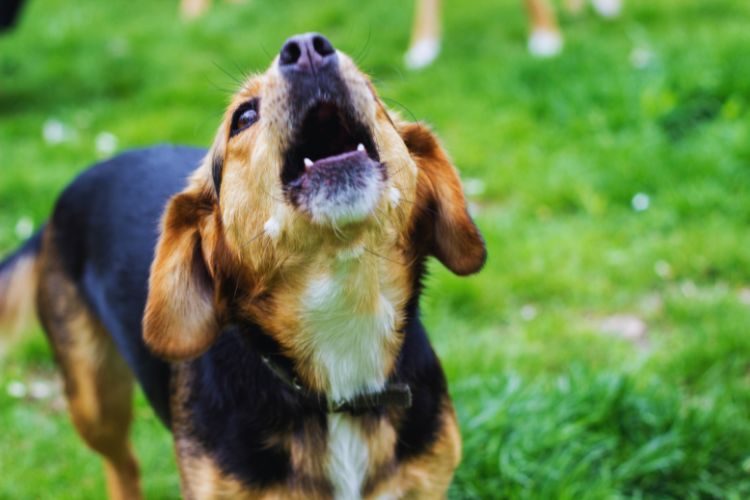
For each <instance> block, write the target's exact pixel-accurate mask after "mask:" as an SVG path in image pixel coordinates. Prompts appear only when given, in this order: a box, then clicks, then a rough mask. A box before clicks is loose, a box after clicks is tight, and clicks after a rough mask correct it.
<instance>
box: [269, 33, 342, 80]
mask: <svg viewBox="0 0 750 500" xmlns="http://www.w3.org/2000/svg"><path fill="white" fill-rule="evenodd" d="M336 60H337V56H336V49H334V48H333V45H332V44H331V42H329V41H328V39H327V38H326V37H324V36H323V35H321V34H319V33H305V34H304V35H297V36H293V37H291V38H290V39H289V40H287V41H286V42H284V46H283V47H281V52H280V53H279V68H280V69H281V72H282V73H283V74H285V75H291V74H294V73H298V72H303V73H313V74H314V73H317V72H319V71H321V70H324V69H326V68H328V67H330V66H333V65H334V64H335V62H336Z"/></svg>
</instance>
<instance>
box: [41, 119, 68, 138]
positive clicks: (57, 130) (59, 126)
mask: <svg viewBox="0 0 750 500" xmlns="http://www.w3.org/2000/svg"><path fill="white" fill-rule="evenodd" d="M67 135H68V134H67V133H66V130H65V125H63V123H62V122H61V121H59V120H55V119H54V118H50V119H49V120H47V121H46V122H44V125H43V126H42V137H43V138H44V142H46V143H47V144H60V143H61V142H63V141H65V139H66V136H67Z"/></svg>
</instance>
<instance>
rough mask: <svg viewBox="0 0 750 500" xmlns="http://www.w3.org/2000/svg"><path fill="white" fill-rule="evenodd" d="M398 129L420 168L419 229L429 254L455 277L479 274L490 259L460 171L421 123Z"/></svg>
mask: <svg viewBox="0 0 750 500" xmlns="http://www.w3.org/2000/svg"><path fill="white" fill-rule="evenodd" d="M397 128H398V130H399V133H400V135H401V138H402V139H403V141H404V143H405V144H406V147H407V148H408V149H409V153H410V154H411V156H412V158H413V159H414V161H415V162H416V164H417V167H418V178H417V200H416V202H417V210H419V212H418V215H417V217H419V218H420V221H421V223H418V225H417V227H420V228H426V229H427V230H428V231H427V232H428V233H431V234H429V235H420V237H423V236H427V237H428V238H429V239H430V241H429V242H428V246H429V249H430V252H431V253H432V254H433V255H434V256H435V257H437V258H438V259H439V260H440V262H442V263H443V265H445V267H447V268H448V269H450V270H451V271H453V272H454V273H456V274H458V275H460V276H465V275H468V274H473V273H475V272H477V271H479V270H480V269H481V268H482V266H483V265H484V262H485V260H486V258H487V250H486V249H485V245H484V239H483V238H482V235H481V234H480V233H479V229H477V226H476V225H475V224H474V221H473V220H472V219H471V216H470V215H469V212H468V209H467V206H466V197H465V196H464V193H463V190H462V188H461V180H460V179H459V176H458V171H457V170H456V168H455V167H454V166H453V164H452V163H451V161H450V159H449V158H448V155H447V154H446V152H445V151H444V150H443V148H442V147H441V146H440V143H439V142H438V140H437V138H436V137H435V135H434V134H433V133H432V131H430V129H429V128H427V127H426V126H425V125H422V124H419V123H399V124H397Z"/></svg>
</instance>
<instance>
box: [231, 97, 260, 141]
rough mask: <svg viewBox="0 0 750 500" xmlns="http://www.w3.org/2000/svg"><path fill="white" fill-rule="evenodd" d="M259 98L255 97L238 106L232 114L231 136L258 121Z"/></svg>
mask: <svg viewBox="0 0 750 500" xmlns="http://www.w3.org/2000/svg"><path fill="white" fill-rule="evenodd" d="M258 118H260V115H259V114H258V100H257V99H253V100H252V101H248V102H246V103H244V104H242V105H241V106H240V107H238V108H237V109H236V110H235V112H234V115H233V116H232V128H231V130H230V132H229V135H230V137H231V136H233V135H235V134H238V133H240V132H242V131H243V130H245V129H246V128H247V127H249V126H250V125H252V124H253V123H255V122H257V121H258Z"/></svg>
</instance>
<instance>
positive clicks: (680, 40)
mask: <svg viewBox="0 0 750 500" xmlns="http://www.w3.org/2000/svg"><path fill="white" fill-rule="evenodd" d="M177 4H178V2H177V1H176V0H175V1H174V2H167V1H160V2H154V1H148V0H129V1H127V2H125V1H110V2H101V1H94V0H79V1H76V2H70V1H62V0H29V4H28V5H27V8H26V9H25V11H24V12H23V14H24V15H23V19H22V23H21V24H20V26H19V27H18V28H17V29H16V30H15V31H14V32H12V33H9V34H4V35H2V36H0V250H2V251H3V252H6V251H10V250H11V249H13V248H14V247H15V246H17V245H18V244H19V243H20V241H21V238H22V237H23V235H24V234H27V233H28V230H29V226H30V225H32V224H33V226H37V227H38V226H39V225H40V224H41V223H42V222H43V221H44V220H45V217H46V216H47V214H48V213H49V210H50V207H51V205H52V203H53V202H54V199H55V197H56V195H57V193H59V192H60V190H61V189H62V188H63V187H64V186H65V185H66V183H67V182H69V181H70V180H71V179H72V178H73V177H74V176H75V175H76V174H77V173H78V172H80V171H81V170H82V169H83V168H85V167H86V166H87V165H89V164H90V163H92V162H94V161H96V160H97V159H100V158H104V157H106V156H109V155H111V154H112V153H113V152H115V151H120V150H124V149H127V148H131V147H135V146H141V145H147V144H153V143H162V142H174V143H186V144H196V145H206V146H207V145H208V144H209V142H210V140H211V138H212V136H213V132H214V130H215V128H216V126H217V124H218V121H219V119H220V116H221V113H222V110H223V106H224V105H225V103H226V102H227V99H228V95H229V94H230V93H231V92H232V89H234V88H235V87H236V85H237V84H236V83H235V79H236V78H238V77H240V76H241V75H242V74H245V73H246V72H248V71H259V70H262V69H263V68H265V67H266V66H267V65H268V63H269V62H270V60H271V57H272V54H274V53H275V52H276V51H277V50H278V48H279V47H280V46H281V43H282V41H283V40H284V39H285V38H286V37H287V36H288V35H290V34H293V33H297V32H302V31H311V30H316V31H321V32H323V33H325V34H327V35H328V36H329V37H330V39H331V40H332V41H333V42H334V44H336V45H337V46H338V47H339V48H341V49H343V50H344V51H346V52H348V53H350V54H352V55H353V56H354V57H356V60H357V61H358V62H359V64H360V65H361V67H362V68H363V69H364V70H366V71H367V72H369V73H370V74H371V75H372V76H373V79H374V81H375V83H376V85H377V87H378V88H379V90H380V92H381V94H382V96H383V98H384V100H385V101H386V103H388V105H389V106H391V107H392V108H394V109H398V110H400V111H401V112H402V114H403V115H404V116H405V117H409V118H414V119H419V120H425V121H427V122H429V123H430V124H432V125H433V127H434V128H435V130H436V131H437V132H438V134H439V135H440V136H441V138H442V140H443V142H444V144H445V145H446V147H447V148H448V150H449V151H450V152H451V154H452V156H453V158H454V159H455V161H456V163H457V165H458V166H459V168H460V170H461V173H462V177H463V179H464V182H465V185H466V188H467V190H468V191H469V193H470V196H471V199H472V206H473V210H474V212H475V214H476V217H477V221H478V224H479V226H480V228H481V230H482V231H483V233H484V236H485V238H486V240H487V244H488V249H489V260H488V262H487V266H486V267H485V269H484V271H483V272H482V273H481V274H479V275H477V276H476V277H472V278H468V279H466V278H457V277H454V276H453V275H451V274H450V273H448V272H447V271H445V270H444V269H442V268H441V267H440V266H439V265H437V264H435V265H433V266H432V267H431V270H432V272H431V277H430V279H429V287H428V291H427V293H426V297H425V300H424V317H425V321H426V323H427V326H428V328H429V330H430V332H431V337H432V339H433V341H434V344H435V346H436V349H437V350H438V352H439V354H440V355H441V358H442V360H443V364H444V367H445V369H446V371H447V373H448V376H449V379H450V386H451V392H452V395H453V398H454V400H455V404H456V407H457V411H458V414H459V419H460V423H461V428H462V434H463V438H464V460H463V463H462V465H461V467H460V469H459V470H458V472H457V475H456V478H455V481H454V485H453V486H452V488H451V494H450V497H451V498H456V499H462V498H533V499H537V498H551V499H556V498H575V499H577V500H578V499H583V498H594V499H600V498H722V499H723V498H729V499H732V498H734V499H740V498H750V335H749V333H750V332H748V329H749V327H750V231H747V228H748V225H749V224H750V62H749V59H748V54H750V28H749V27H748V26H750V3H748V2H747V0H712V1H710V2H707V1H705V0H659V1H654V0H626V9H625V11H624V13H623V16H622V17H621V18H619V19H618V20H615V21H611V22H607V21H604V20H602V19H600V18H598V17H596V16H595V15H593V14H592V13H591V12H586V13H584V14H583V15H580V16H571V15H567V14H562V15H561V23H562V25H563V27H564V29H565V35H566V46H565V52H564V53H563V54H562V56H560V57H558V58H555V59H552V60H538V59H533V58H531V57H529V55H528V54H527V52H526V50H525V17H524V13H523V10H522V9H521V8H520V2H518V1H515V0H502V1H497V0H475V1H473V2H458V1H455V2H451V1H447V2H445V4H446V5H445V21H446V26H445V30H444V31H445V36H446V38H445V42H444V51H443V54H442V55H441V57H440V59H439V60H438V62H437V64H435V65H433V66H432V67H430V68H427V69H425V70H422V71H419V72H413V73H412V72H407V71H405V70H404V69H403V65H402V62H401V61H402V59H401V55H402V52H403V50H404V49H405V47H406V44H407V41H408V36H409V28H410V22H411V13H412V12H411V10H412V5H411V3H410V2H407V3H406V4H405V3H404V2H400V1H397V0H380V1H378V2H359V3H357V4H356V5H355V3H354V2H350V1H344V0H334V1H329V2H325V3H322V2H304V1H302V0H294V1H292V0H276V1H273V2H270V1H268V2H266V1H261V0H247V1H246V2H245V3H244V4H235V3H229V2H216V4H215V5H214V8H213V9H212V10H211V11H210V13H209V14H208V15H207V16H206V17H204V18H203V19H201V20H200V21H199V22H195V23H183V22H181V21H180V20H179V18H178V17H177V7H178V5H177ZM19 382H20V383H21V384H23V385H20V384H19ZM56 384H57V382H56V376H55V371H54V364H53V361H52V359H51V355H50V352H49V349H48V347H47V345H46V343H45V342H44V340H43V336H42V334H41V333H40V332H39V331H36V332H34V333H31V332H30V335H28V336H26V337H25V338H24V339H23V340H22V341H21V342H20V343H19V344H17V345H16V347H15V348H14V349H13V350H12V351H11V352H10V353H9V355H8V356H7V357H6V358H5V359H4V360H0V429H2V437H0V471H1V472H0V498H12V499H26V498H29V499H30V498H71V499H73V498H75V499H80V498H101V497H102V496H103V495H104V479H103V473H102V470H101V466H100V462H99V460H98V458H97V457H96V456H95V455H94V454H93V453H92V452H90V451H88V450H87V449H86V448H85V447H84V446H83V444H82V442H81V441H79V439H78V438H77V437H76V435H75V433H74V431H73V429H72V427H71V424H70V423H69V421H68V418H67V416H66V413H65V410H64V404H63V403H62V401H61V399H60V397H59V388H58V386H57V385H56ZM24 390H25V391H26V392H27V393H28V394H27V395H25V396H23V395H22V394H21V393H22V392H24ZM19 396H20V397H19ZM136 411H137V415H138V419H137V423H136V425H135V428H134V441H135V447H136V449H137V453H138V455H139V457H140V460H141V468H142V470H143V472H144V479H143V480H144V488H145V491H146V494H147V496H148V497H149V498H177V497H178V496H179V493H178V479H177V473H176V470H175V466H174V460H173V458H172V449H171V442H170V438H169V435H168V433H167V432H166V431H165V430H164V429H163V428H162V427H161V426H160V424H159V423H158V422H157V421H156V419H155V417H154V416H153V414H152V412H151V410H150V409H149V408H148V406H147V405H146V403H145V401H144V399H143V397H142V396H141V395H139V396H138V405H137V409H136Z"/></svg>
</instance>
